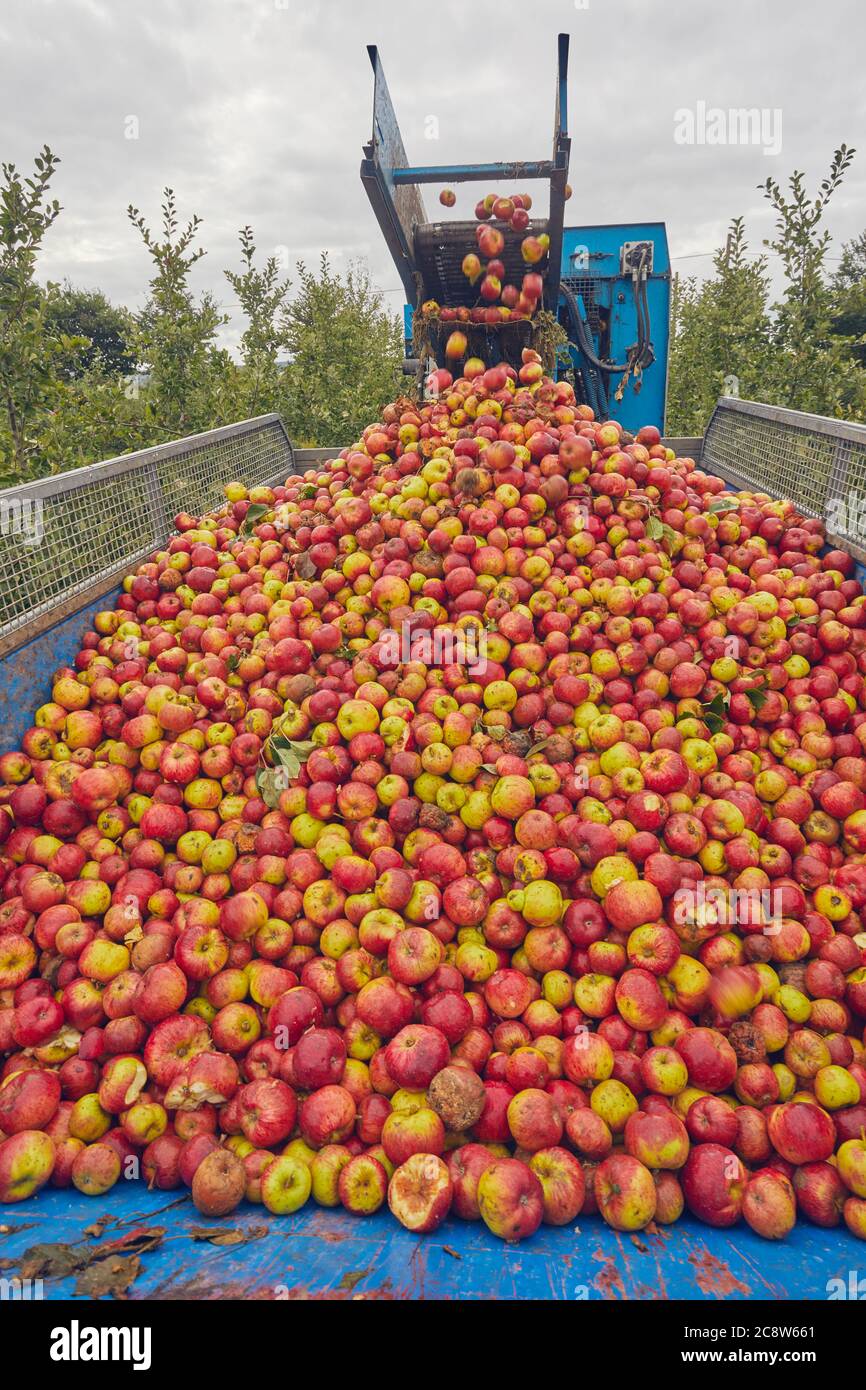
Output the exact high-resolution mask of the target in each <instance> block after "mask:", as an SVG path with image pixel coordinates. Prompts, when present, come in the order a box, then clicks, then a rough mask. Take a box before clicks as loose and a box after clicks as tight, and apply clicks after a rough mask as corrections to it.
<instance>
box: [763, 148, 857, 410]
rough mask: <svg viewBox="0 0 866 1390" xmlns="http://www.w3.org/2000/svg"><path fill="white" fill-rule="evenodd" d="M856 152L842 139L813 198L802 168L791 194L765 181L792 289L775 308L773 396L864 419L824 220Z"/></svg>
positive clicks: (774, 245) (772, 244)
mask: <svg viewBox="0 0 866 1390" xmlns="http://www.w3.org/2000/svg"><path fill="white" fill-rule="evenodd" d="M853 157H854V150H851V149H849V148H848V147H847V145H840V147H839V149H838V150H836V151H835V153H834V155H833V159H832V161H831V164H830V171H829V173H828V175H827V177H826V178H824V179H822V180H821V183H820V185H819V189H818V192H817V193H816V194H815V196H814V198H810V197H809V196H808V194H807V192H806V188H805V184H804V176H803V174H802V173H800V171H799V170H796V169H795V170H794V172H793V174H792V175H791V176H790V178H789V179H788V193H787V194H785V193H784V192H783V191H782V189H781V187H780V185H779V184H778V183H777V182H776V180H775V179H772V178H768V179H767V181H766V183H765V184H763V185H762V188H763V192H764V196H765V197H766V198H767V199H768V201H769V202H770V203H771V205H772V207H773V209H774V210H775V212H776V234H775V237H774V238H773V239H772V240H770V241H768V243H767V245H768V246H769V248H770V250H772V251H774V252H775V253H776V255H777V256H779V257H780V258H781V261H782V267H783V270H784V275H785V292H784V295H783V298H782V301H781V303H779V304H777V305H776V306H775V335H774V336H775V341H776V346H777V349H778V357H777V359H776V371H775V373H774V379H773V381H772V383H771V387H770V392H769V394H768V396H767V399H768V400H770V401H771V402H772V403H774V404H777V405H787V406H790V407H791V408H792V409H793V410H811V411H815V412H817V413H818V414H820V415H831V416H845V417H847V418H860V417H861V416H862V414H863V411H864V409H866V377H864V375H863V372H862V371H860V370H858V369H857V368H856V367H853V366H852V351H851V349H852V346H853V343H852V340H851V339H850V338H848V337H845V336H843V335H842V334H840V333H838V332H837V333H834V331H833V319H834V313H835V304H834V295H833V287H832V284H831V283H830V281H829V279H828V277H827V274H826V269H825V264H826V258H827V252H828V250H829V247H830V240H831V238H830V232H829V230H828V229H827V227H825V226H823V222H824V217H825V214H826V209H827V204H828V203H829V201H830V199H831V198H832V196H833V194H834V193H835V192H836V190H837V189H838V187H839V186H840V184H841V183H842V181H843V179H844V177H845V174H846V172H847V170H848V168H849V167H850V164H851V161H852V159H853Z"/></svg>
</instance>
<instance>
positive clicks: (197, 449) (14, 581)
mask: <svg viewBox="0 0 866 1390" xmlns="http://www.w3.org/2000/svg"><path fill="white" fill-rule="evenodd" d="M293 471H294V467H293V451H292V447H291V445H290V443H289V441H288V438H287V436H286V433H285V429H284V427H283V424H282V421H281V420H280V418H279V416H262V417H261V418H260V419H259V420H255V421H244V422H242V423H241V424H238V425H232V426H228V427H225V428H222V429H218V430H210V431H208V432H206V433H204V434H200V435H195V436H192V437H191V438H189V439H182V440H175V441H173V442H172V443H170V444H166V445H159V446H157V447H156V448H153V449H145V450H141V451H139V452H138V453H136V454H130V455H126V456H122V457H120V458H117V459H110V460H108V461H107V462H106V463H100V464H95V465H93V466H91V467H88V468H82V469H77V470H75V471H73V472H70V473H65V474H61V475H59V476H57V477H54V478H46V479H42V480H39V481H38V482H35V483H28V484H25V485H24V486H22V487H18V488H8V489H6V490H5V491H4V492H2V493H0V642H3V644H4V646H6V645H8V644H9V642H10V641H12V639H13V635H14V634H16V633H19V634H22V635H23V634H24V632H25V630H27V629H29V628H32V627H33V625H34V624H35V623H36V621H37V620H39V626H41V627H44V626H46V625H48V624H47V621H46V618H47V617H50V615H51V614H52V613H53V612H54V610H55V609H58V610H59V608H60V607H61V605H64V606H68V604H69V601H70V600H74V599H75V597H76V596H77V595H79V594H86V593H87V591H88V590H89V589H91V588H92V587H94V586H95V585H96V584H98V583H99V582H100V581H101V580H103V579H105V578H106V577H108V576H111V575H113V574H117V573H118V572H119V571H124V570H125V571H128V570H129V569H131V568H132V567H133V566H134V565H136V564H137V563H139V562H140V561H141V560H142V559H143V558H144V557H145V556H147V555H148V554H150V553H151V552H152V551H153V550H155V549H158V548H159V547H160V546H162V545H163V544H164V543H165V542H166V540H167V539H168V537H169V535H170V534H171V532H172V530H173V529H174V528H173V518H174V517H175V515H176V514H177V513H178V512H181V511H185V512H191V513H192V514H194V515H197V514H200V513H201V512H203V511H206V510H208V509H210V508H213V507H216V506H218V505H219V503H220V502H221V501H223V500H224V498H223V487H224V485H225V484H226V483H227V482H229V481H231V480H235V479H236V480H238V481H239V482H242V483H243V484H244V485H245V486H247V487H251V486H253V485H255V484H262V483H271V484H273V483H277V482H282V481H283V480H284V479H285V478H286V477H288V476H289V474H290V473H292V472H293ZM18 640H19V639H18V638H15V639H14V641H13V645H14V644H16V643H17V641H18Z"/></svg>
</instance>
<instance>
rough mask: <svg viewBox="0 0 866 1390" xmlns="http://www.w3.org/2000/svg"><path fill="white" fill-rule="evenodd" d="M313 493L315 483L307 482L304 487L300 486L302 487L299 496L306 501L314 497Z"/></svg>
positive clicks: (314, 492)
mask: <svg viewBox="0 0 866 1390" xmlns="http://www.w3.org/2000/svg"><path fill="white" fill-rule="evenodd" d="M315 495H316V487H315V484H314V483H308V484H307V486H306V487H302V488H301V496H302V497H303V498H304V499H305V500H306V501H309V499H310V498H311V497H315Z"/></svg>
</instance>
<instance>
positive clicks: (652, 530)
mask: <svg viewBox="0 0 866 1390" xmlns="http://www.w3.org/2000/svg"><path fill="white" fill-rule="evenodd" d="M646 533H647V535H648V536H649V538H650V540H651V541H660V540H661V538H662V536H663V535H664V533H665V527H664V522H663V521H660V520H659V518H658V517H657V516H651V517H650V518H649V520H648V521H647V524H646Z"/></svg>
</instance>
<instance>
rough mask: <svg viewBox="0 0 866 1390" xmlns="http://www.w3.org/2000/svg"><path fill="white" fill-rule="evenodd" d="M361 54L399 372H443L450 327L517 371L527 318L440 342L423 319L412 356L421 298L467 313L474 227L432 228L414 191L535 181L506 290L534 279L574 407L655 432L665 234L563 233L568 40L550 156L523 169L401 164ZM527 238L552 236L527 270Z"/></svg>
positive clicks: (664, 333) (474, 326)
mask: <svg viewBox="0 0 866 1390" xmlns="http://www.w3.org/2000/svg"><path fill="white" fill-rule="evenodd" d="M367 51H368V53H369V55H370V61H371V63H372V65H373V73H374V92H373V136H372V139H371V140H370V141H369V143H368V144H367V145H365V146H364V159H363V162H362V164H361V180H362V182H363V184H364V186H365V188H366V190H367V194H368V197H369V199H370V202H371V204H372V206H373V211H374V212H375V214H376V218H377V220H378V223H379V226H380V227H381V229H382V232H383V235H384V237H385V241H386V242H387V244H388V248H389V250H390V252H391V255H392V257H393V259H394V264H395V266H396V267H397V271H398V274H399V275H400V279H401V281H402V283H403V286H404V289H405V291H406V299H407V304H406V307H405V314H404V322H405V333H406V355H407V361H406V364H405V366H406V371H407V372H417V373H418V374H419V376H421V377H423V376H424V375H425V374H426V371H427V370H428V368H429V367H430V366H431V365H433V364H434V361H435V362H438V364H440V365H441V362H442V350H443V348H444V342H445V338H446V337H447V335H448V333H449V332H450V331H451V330H453V329H454V328H459V329H461V330H462V331H465V332H466V334H467V338H468V349H467V351H468V354H471V355H473V356H478V357H480V358H482V359H483V360H484V361H485V362H487V363H488V364H492V363H494V362H498V361H508V362H511V363H512V364H514V365H519V362H520V354H521V351H522V349H523V348H524V347H526V346H528V345H529V344H530V343H531V342H532V341H533V337H534V330H533V324H532V321H530V320H527V319H515V320H512V321H505V322H502V323H499V324H495V325H490V324H487V323H472V322H470V323H463V322H461V323H455V322H453V321H449V322H442V323H441V325H439V328H440V331H439V333H438V335H437V332H436V327H437V325H436V323H435V319H434V320H433V322H432V324H431V321H430V318H429V316H426V317H425V346H424V357H423V359H422V360H419V358H418V355H417V351H418V348H417V339H416V336H415V321H416V314H417V313H418V311H419V310H420V309H421V306H422V305H424V304H425V303H428V302H430V301H434V302H435V303H436V304H437V305H440V306H443V307H446V306H458V305H466V301H467V287H468V281H467V279H466V276H465V275H464V274H463V271H462V268H461V267H462V261H463V258H464V256H465V255H466V253H467V252H469V251H474V250H475V231H476V226H477V225H478V224H477V223H476V222H464V221H451V222H431V221H429V220H428V217H427V213H426V210H425V207H424V200H423V197H422V192H421V185H422V184H425V183H435V184H440V185H443V186H448V185H450V184H453V183H469V182H475V183H478V182H483V183H485V184H487V185H491V184H502V183H507V184H511V185H512V186H513V189H514V190H515V191H516V190H517V189H518V188H522V186H523V184H524V183H525V182H527V181H528V180H537V179H540V180H544V181H546V182H547V183H548V184H549V188H550V205H549V212H548V216H547V218H546V219H541V218H533V219H532V221H531V224H530V226H529V227H528V228H527V229H526V231H523V232H514V231H511V230H509V229H505V249H504V251H503V252H502V254H501V256H500V259H501V260H502V261H503V262H504V264H505V282H510V283H512V284H515V285H517V286H518V287H519V286H520V283H521V281H522V278H523V275H524V273H525V272H526V271H527V270H529V269H532V270H536V271H538V272H540V273H541V275H542V276H543V279H544V297H543V306H544V308H545V309H546V310H547V311H548V312H549V313H551V314H553V315H555V317H556V319H557V320H558V322H559V323H560V325H561V326H562V328H563V329H564V331H565V334H566V335H567V339H568V341H567V344H565V343H563V344H560V345H559V346H558V347H557V349H556V374H557V376H560V377H563V376H565V377H567V378H568V379H569V380H571V381H573V383H574V388H575V391H576V394H577V398H578V400H579V401H582V402H585V403H586V404H587V405H590V406H591V407H592V409H593V410H594V411H595V414H596V418H597V419H609V418H613V419H616V420H618V421H619V423H620V424H621V425H622V426H623V427H624V428H625V429H626V430H630V431H636V430H637V429H638V428H639V427H640V426H641V425H656V426H657V427H658V428H659V429H660V430H661V431H662V432H664V423H665V395H666V386H667V359H668V332H669V316H670V290H671V270H670V257H669V254H668V242H667V233H666V231H665V225H664V223H663V222H642V223H636V224H626V223H617V224H609V225H604V226H597V227H566V226H565V225H564V223H565V205H566V200H567V196H568V195H567V184H568V164H569V155H570V151H571V140H570V137H569V135H568V116H567V111H568V106H567V102H568V93H567V79H568V35H567V34H560V35H559V38H558V63H557V82H556V111H555V118H554V132H553V155H552V158H551V159H543V160H538V161H529V162H527V161H519V162H516V161H510V162H504V163H501V164H500V163H497V164H458V165H410V164H409V162H408V159H407V156H406V150H405V147H404V144H403V139H402V136H401V134H400V127H399V125H398V123H397V117H396V114H395V112H394V107H393V104H392V101H391V97H390V95H389V92H388V85H387V83H386V81H385V74H384V71H383V69H382V64H381V61H380V58H379V52H378V49H377V48H376V47H375V46H370V47H369V48H368V50H367ZM497 225H500V224H497ZM501 229H502V228H501ZM530 233H531V234H532V235H534V236H536V237H539V236H542V235H543V234H546V236H547V237H548V238H549V246H548V250H547V254H546V257H545V258H544V260H543V261H542V262H540V263H539V264H537V265H533V266H531V267H530V266H527V265H526V264H524V262H523V259H522V256H521V251H520V243H521V241H522V239H523V237H524V236H526V235H529V234H530ZM472 293H474V292H473V291H471V290H470V291H469V294H470V295H471V294H472ZM431 327H432V330H433V331H432V332H431ZM431 359H432V360H431Z"/></svg>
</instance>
